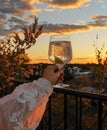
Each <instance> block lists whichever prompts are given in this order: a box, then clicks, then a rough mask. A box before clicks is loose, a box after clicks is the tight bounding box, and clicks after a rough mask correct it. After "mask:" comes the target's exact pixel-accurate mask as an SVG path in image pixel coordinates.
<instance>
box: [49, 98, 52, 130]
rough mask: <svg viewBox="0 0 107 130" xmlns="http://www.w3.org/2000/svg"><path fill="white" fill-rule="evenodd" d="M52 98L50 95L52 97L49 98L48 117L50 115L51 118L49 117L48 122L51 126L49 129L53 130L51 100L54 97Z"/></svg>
mask: <svg viewBox="0 0 107 130" xmlns="http://www.w3.org/2000/svg"><path fill="white" fill-rule="evenodd" d="M51 98H52V97H51V96H50V98H49V111H48V117H49V118H48V124H49V127H48V128H49V129H48V130H52V127H51V126H52V125H51V121H52V114H51V105H52V104H51V100H52V99H51Z"/></svg>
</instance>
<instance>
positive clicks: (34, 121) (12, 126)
mask: <svg viewBox="0 0 107 130" xmlns="http://www.w3.org/2000/svg"><path fill="white" fill-rule="evenodd" d="M56 70H57V71H56ZM61 75H63V70H61V69H58V68H57V66H56V65H51V66H48V67H47V68H46V69H45V70H44V73H43V76H42V78H39V79H38V80H34V81H33V82H31V83H24V84H22V85H19V86H18V87H17V88H16V89H15V90H14V91H13V92H12V93H11V94H10V95H7V96H5V97H3V98H1V99H0V130H35V129H36V128H37V127H38V125H39V123H40V121H41V118H42V116H43V113H44V111H45V108H46V104H47V102H48V98H49V96H50V95H51V94H52V91H53V87H52V85H53V84H56V83H58V82H60V80H62V79H63V76H62V77H61ZM59 77H61V78H59Z"/></svg>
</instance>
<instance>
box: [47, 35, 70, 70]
mask: <svg viewBox="0 0 107 130" xmlns="http://www.w3.org/2000/svg"><path fill="white" fill-rule="evenodd" d="M48 59H49V60H50V61H51V62H52V63H53V64H56V65H57V66H58V67H59V68H62V67H63V66H64V65H65V64H67V63H68V62H69V61H71V59H72V47H71V39H70V36H69V35H52V36H51V37H50V43H49V50H48Z"/></svg>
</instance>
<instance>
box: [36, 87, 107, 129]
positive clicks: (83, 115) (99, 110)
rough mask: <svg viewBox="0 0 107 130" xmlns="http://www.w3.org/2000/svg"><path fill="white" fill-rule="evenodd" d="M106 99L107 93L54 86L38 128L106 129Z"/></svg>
mask: <svg viewBox="0 0 107 130" xmlns="http://www.w3.org/2000/svg"><path fill="white" fill-rule="evenodd" d="M59 95H60V96H59ZM84 99H85V100H87V101H86V102H84V101H83V100H84ZM88 101H89V103H88V104H87V105H86V104H85V103H87V102H88ZM106 101H107V96H106V95H105V94H97V93H92V92H84V91H80V90H74V89H71V88H54V93H53V95H52V96H51V97H50V99H49V102H48V105H47V109H46V111H45V114H44V117H43V120H42V121H41V123H40V126H42V127H40V126H39V127H38V129H37V130H86V129H87V130H104V129H105V130H106V129H107V126H106V125H105V124H107V123H106V122H105V121H106V120H105V121H104V119H106V114H107V113H106V109H104V106H106ZM60 103H61V104H60ZM58 105H59V107H58V108H57V106H58ZM86 106H87V107H86ZM58 111H59V112H60V114H59V113H58ZM89 117H90V119H89Z"/></svg>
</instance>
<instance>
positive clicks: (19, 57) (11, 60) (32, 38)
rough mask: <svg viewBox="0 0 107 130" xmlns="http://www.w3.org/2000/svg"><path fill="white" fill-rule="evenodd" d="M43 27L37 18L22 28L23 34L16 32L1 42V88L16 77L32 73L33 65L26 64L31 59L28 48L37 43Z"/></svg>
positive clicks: (9, 83)
mask: <svg viewBox="0 0 107 130" xmlns="http://www.w3.org/2000/svg"><path fill="white" fill-rule="evenodd" d="M42 28H43V26H40V27H39V26H38V19H37V18H35V19H34V23H33V25H31V26H28V27H25V28H23V29H22V32H21V35H20V34H19V33H17V32H15V33H14V35H13V36H12V37H9V38H7V39H5V40H4V41H1V42H0V81H2V82H0V89H2V88H5V87H8V86H11V85H13V82H14V80H15V79H16V78H19V77H20V78H22V77H29V75H30V74H31V73H32V67H31V66H30V67H29V68H28V65H26V63H28V62H29V60H30V59H29V58H28V56H27V54H26V50H27V49H29V48H30V47H31V46H33V45H35V43H36V39H37V38H38V36H39V35H40V34H41V33H42Z"/></svg>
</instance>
